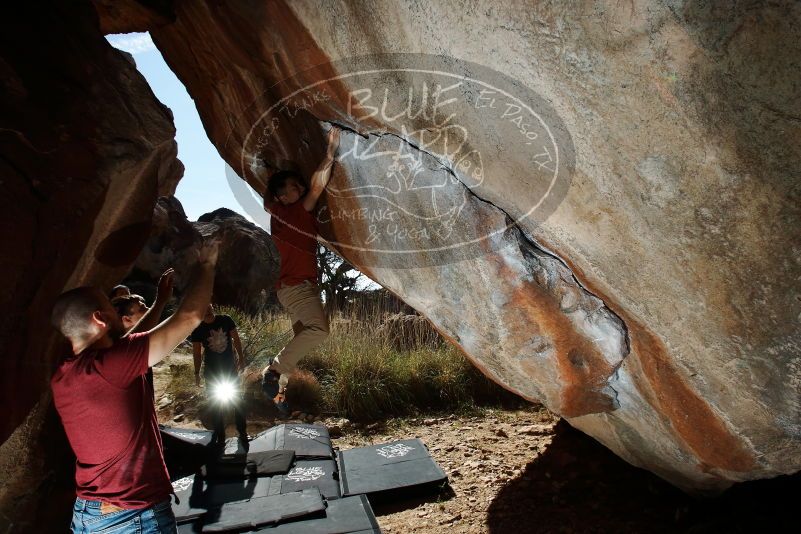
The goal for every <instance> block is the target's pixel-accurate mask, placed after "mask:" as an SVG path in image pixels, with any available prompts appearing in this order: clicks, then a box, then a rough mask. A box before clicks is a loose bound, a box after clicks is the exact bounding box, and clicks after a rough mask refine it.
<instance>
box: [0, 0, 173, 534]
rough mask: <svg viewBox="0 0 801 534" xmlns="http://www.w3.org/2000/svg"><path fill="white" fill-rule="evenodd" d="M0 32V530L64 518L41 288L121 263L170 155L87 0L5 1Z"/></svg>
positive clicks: (160, 111) (110, 275) (136, 77)
mask: <svg viewBox="0 0 801 534" xmlns="http://www.w3.org/2000/svg"><path fill="white" fill-rule="evenodd" d="M0 35H2V37H0V73H1V75H0V79H2V85H3V89H2V91H1V92H0V188H2V194H0V204H2V207H0V214H2V215H0V217H2V223H0V233H1V234H2V239H0V251H1V252H0V257H2V262H0V272H2V280H3V283H2V288H3V289H2V291H1V292H0V305H2V307H3V321H2V327H0V343H2V347H3V349H2V359H1V360H0V365H2V373H0V381H2V384H1V387H0V404H2V406H3V417H2V422H0V471H2V473H3V475H2V477H0V530H3V531H9V528H11V527H12V526H13V528H11V531H26V530H27V531H29V532H30V531H44V529H40V528H34V527H32V524H33V523H35V522H37V521H38V522H41V523H44V524H45V525H47V524H48V523H49V520H52V523H53V524H60V525H62V527H63V525H64V524H68V522H69V509H70V508H69V502H68V500H69V498H70V495H69V491H70V488H69V486H67V487H66V489H65V492H66V493H64V494H60V493H59V491H60V486H59V482H60V481H61V480H64V479H65V480H67V481H69V479H70V477H71V475H70V473H69V470H70V468H71V465H72V462H73V461H74V460H71V459H70V458H69V448H68V446H67V445H66V441H65V440H64V438H63V431H62V430H60V424H59V423H58V422H57V419H56V418H54V417H53V414H52V412H50V408H49V406H50V392H49V378H50V375H51V373H52V368H53V364H54V361H55V359H56V358H57V357H58V356H60V355H61V354H62V351H64V350H65V346H64V345H63V340H62V339H61V337H60V335H58V334H56V332H54V331H53V329H52V328H51V327H50V321H49V317H50V309H51V306H52V303H53V300H54V299H55V297H56V296H58V295H59V294H60V293H61V292H62V291H63V290H66V289H69V288H72V287H76V286H80V285H87V284H93V285H98V286H101V287H105V288H107V289H110V288H111V285H113V283H114V282H115V281H116V280H119V279H120V278H121V277H122V276H123V275H124V274H125V272H126V271H127V270H128V268H129V267H130V265H131V264H132V263H133V261H134V259H136V256H137V254H138V253H139V250H140V249H141V247H142V245H143V244H144V243H145V240H146V239H147V236H148V233H149V230H150V218H151V214H152V211H153V205H154V203H155V202H156V198H157V197H158V196H159V195H170V194H172V193H173V192H174V189H175V185H176V184H177V182H178V179H179V178H180V177H181V174H182V172H183V167H182V165H181V164H180V162H179V161H178V160H177V159H176V144H175V140H174V137H175V129H174V127H173V124H172V115H171V113H170V111H169V110H168V109H167V108H165V107H164V106H163V105H161V104H160V103H159V102H158V101H157V100H156V98H155V97H154V96H153V93H152V91H151V90H150V88H149V87H148V86H147V84H146V83H145V81H144V79H143V78H142V76H141V75H140V74H139V73H138V72H137V71H136V68H135V66H134V65H133V62H132V60H131V58H130V57H126V55H124V54H122V53H120V52H119V51H117V50H115V49H113V48H112V47H111V46H109V44H108V43H107V42H106V40H105V39H104V37H103V35H102V33H101V32H100V29H99V26H98V21H97V18H96V15H95V13H94V10H93V8H92V6H91V4H88V3H87V4H85V5H81V4H80V3H77V2H76V3H70V5H69V6H67V5H66V4H65V5H63V6H62V7H59V6H53V5H48V7H47V8H46V9H43V8H42V7H41V6H38V5H30V6H29V7H24V6H23V5H22V4H18V5H16V6H13V7H11V6H9V9H8V10H7V11H6V12H5V14H4V16H3V17H2V19H1V20H0ZM26 496H34V498H33V499H26V498H25V497H26ZM62 497H63V498H62ZM64 499H67V500H64ZM59 504H61V505H65V507H59ZM54 514H55V515H58V517H59V519H58V521H55V520H54V519H53V517H54ZM9 522H13V525H9V524H8V523H9ZM59 522H60V523H59ZM62 530H63V528H62Z"/></svg>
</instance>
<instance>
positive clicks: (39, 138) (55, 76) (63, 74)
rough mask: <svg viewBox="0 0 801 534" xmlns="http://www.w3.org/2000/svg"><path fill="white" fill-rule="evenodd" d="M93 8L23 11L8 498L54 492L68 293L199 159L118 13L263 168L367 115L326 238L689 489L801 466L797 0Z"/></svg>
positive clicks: (94, 272)
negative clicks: (123, 37)
mask: <svg viewBox="0 0 801 534" xmlns="http://www.w3.org/2000/svg"><path fill="white" fill-rule="evenodd" d="M97 5H98V6H99V7H98V9H97V14H96V13H95V12H93V11H92V9H91V7H90V6H88V5H84V6H83V7H82V6H81V4H80V3H75V4H74V5H73V4H72V3H71V4H70V8H69V9H67V8H64V9H63V10H60V9H58V8H48V9H44V8H42V7H40V6H36V9H34V8H30V10H31V11H29V12H27V13H26V12H24V9H23V8H17V9H16V10H15V11H14V12H13V13H12V12H11V11H9V16H7V17H4V18H3V19H2V21H1V22H0V24H2V29H3V32H2V36H3V37H2V41H1V42H2V44H0V50H1V54H2V55H0V59H2V61H0V71H2V73H3V83H4V91H3V96H2V125H1V127H0V139H2V140H3V143H2V145H0V151H1V153H2V156H3V157H2V160H1V161H0V165H1V166H2V171H1V172H2V187H3V192H4V193H3V196H2V201H3V209H2V211H0V212H2V214H3V217H4V223H3V225H2V231H3V240H2V243H3V245H2V246H3V266H2V269H3V274H4V277H3V278H4V280H5V284H4V289H3V292H2V303H3V309H4V310H5V311H6V316H5V320H4V321H3V329H2V331H1V332H0V339H2V341H3V343H4V349H5V350H4V353H3V360H2V361H3V371H4V372H3V375H2V376H3V378H2V380H3V381H4V382H3V388H2V389H0V391H2V392H3V393H2V395H3V398H2V403H3V406H4V408H5V411H4V413H5V417H4V418H3V420H2V429H3V438H2V440H3V442H2V445H0V453H2V454H0V458H2V460H0V462H2V463H0V468H1V469H0V470H2V471H3V472H4V473H8V475H7V476H6V478H5V479H4V480H3V482H2V484H0V504H2V514H3V515H2V516H0V520H2V521H6V522H8V521H12V520H13V521H17V519H16V518H17V517H22V518H27V519H23V520H33V519H32V518H35V520H36V521H39V522H45V523H47V516H46V515H44V514H41V513H38V512H39V511H40V510H43V509H48V510H55V509H58V507H57V506H54V505H53V503H54V502H55V501H52V500H50V501H47V502H48V506H47V507H45V508H39V506H40V505H41V503H42V502H43V499H44V497H43V496H44V495H48V491H47V490H48V488H50V489H52V487H53V486H52V481H53V480H54V476H53V475H52V473H53V468H54V465H59V464H57V463H55V462H54V460H53V458H54V454H56V453H58V452H59V451H61V452H63V450H64V448H65V444H64V442H63V437H62V438H61V441H59V439H58V436H57V433H56V432H54V431H53V429H55V428H57V426H56V425H50V426H46V425H45V426H43V424H42V422H43V421H44V420H45V416H46V413H47V406H48V405H49V404H48V403H49V397H48V395H47V379H48V378H49V376H50V372H51V367H50V366H51V364H52V362H53V361H54V360H55V358H56V357H57V356H58V353H59V347H58V346H57V339H58V338H57V337H55V334H54V333H53V332H52V331H51V330H50V329H49V327H48V325H47V323H48V321H47V316H48V314H49V307H50V304H51V303H52V300H53V298H54V297H55V296H56V295H57V294H58V293H59V292H60V291H62V290H63V289H65V288H68V287H73V286H76V285H80V284H85V283H93V284H98V285H101V286H105V287H108V286H110V285H111V284H113V283H114V282H115V281H116V280H118V279H119V278H121V277H122V275H123V274H124V273H125V272H126V271H127V270H128V269H129V267H130V266H131V264H132V263H133V262H134V260H135V258H136V257H137V255H138V253H139V251H140V250H141V248H142V246H143V244H144V243H145V240H146V238H147V236H148V235H149V232H150V224H151V214H152V210H153V206H154V203H155V200H156V198H157V196H159V195H168V194H170V193H171V192H173V190H174V187H175V183H176V181H177V179H178V177H179V176H180V165H179V164H178V163H177V160H176V159H175V142H174V130H173V126H172V124H171V118H170V114H169V112H168V110H166V109H165V108H164V107H163V106H161V105H160V104H158V102H157V101H156V100H155V98H154V97H153V95H152V92H151V91H150V90H149V89H148V88H147V86H146V84H145V82H144V80H143V79H142V78H141V76H140V75H139V74H138V73H137V72H136V71H135V69H134V67H133V65H132V64H131V62H130V59H129V58H126V57H125V56H124V55H123V54H121V53H119V52H117V51H114V50H112V49H111V48H110V47H109V46H108V44H107V43H106V42H105V41H104V39H103V38H102V35H101V29H100V28H103V29H105V31H133V30H136V31H142V30H144V29H149V30H150V32H151V34H152V36H153V39H154V42H155V43H156V45H157V46H158V47H159V49H160V50H161V52H162V54H163V55H164V57H165V59H166V61H167V63H168V64H169V65H170V67H171V68H172V69H173V70H174V71H175V72H176V74H177V75H178V76H179V78H180V79H181V80H182V82H183V83H184V84H185V85H186V87H187V90H188V91H189V93H190V95H191V96H192V98H193V99H194V100H195V103H196V104H197V106H198V110H199V112H200V115H201V118H202V120H203V124H204V127H205V128H206V131H207V133H208V135H209V137H210V138H211V140H212V142H213V143H214V144H215V146H216V147H217V148H218V150H219V151H220V153H221V154H222V155H223V157H224V158H225V159H226V161H227V162H228V163H229V164H230V165H231V166H232V167H233V168H234V170H235V171H236V172H237V173H238V174H240V175H241V176H242V177H243V178H245V179H246V180H247V181H248V182H249V183H250V184H251V185H252V186H253V187H254V188H256V189H257V190H262V188H263V185H264V181H265V179H266V177H267V176H269V174H270V173H271V172H272V171H274V170H275V169H282V168H287V167H295V168H298V169H300V170H301V171H302V172H304V173H306V174H309V173H310V172H311V171H312V170H313V169H314V168H315V167H316V165H317V164H318V162H319V160H320V158H321V157H322V153H323V144H324V131H323V129H324V126H325V123H326V122H329V123H330V122H334V123H337V124H339V125H341V126H342V127H343V128H345V133H344V134H343V140H342V147H341V149H340V153H339V158H340V159H339V162H338V164H337V166H336V167H335V170H334V176H333V179H332V182H331V184H330V187H329V192H328V194H327V195H326V198H325V200H324V202H323V205H322V206H321V209H320V211H319V213H318V214H317V216H318V219H319V221H320V224H321V228H322V235H323V237H324V238H325V239H326V240H328V241H329V242H330V243H331V244H332V246H333V247H334V248H336V249H337V250H338V251H339V252H340V253H341V254H342V255H344V256H345V257H346V258H347V259H348V260H349V261H350V262H352V263H353V264H354V265H356V266H358V267H359V268H361V269H362V270H364V271H365V272H366V273H368V274H369V275H370V276H371V277H373V278H374V279H375V280H377V281H379V282H380V283H381V284H383V285H385V286H386V287H387V288H389V289H390V290H392V291H393V292H394V293H396V294H398V295H400V296H401V297H402V298H403V299H404V300H405V301H406V302H408V303H409V304H411V305H413V306H414V307H415V308H416V309H417V310H419V311H420V312H421V313H423V314H425V315H426V316H427V317H428V318H429V319H430V320H431V321H432V323H433V324H434V325H435V326H436V327H437V328H438V329H439V330H440V331H441V333H442V334H443V335H445V336H447V337H449V338H450V339H452V340H453V341H454V342H455V343H456V344H457V345H458V346H460V347H461V348H462V349H464V351H465V352H466V353H467V354H468V356H469V357H470V358H471V359H472V361H473V362H474V363H475V364H476V365H477V366H479V367H480V368H481V369H483V370H484V371H485V372H486V373H487V374H488V375H489V376H491V377H492V378H494V379H495V380H497V381H498V382H500V383H502V384H504V385H506V386H507V387H508V388H510V389H513V390H514V391H517V392H519V393H520V394H522V395H525V396H526V397H529V398H531V399H537V400H541V401H543V402H544V403H546V404H547V405H548V406H549V407H550V408H551V409H553V410H555V411H556V412H558V413H560V414H562V415H563V416H565V417H566V418H567V419H568V420H569V421H570V422H571V424H573V425H574V426H576V427H578V428H580V429H582V430H583V431H585V432H587V433H589V434H590V435H592V436H594V437H595V438H596V439H598V440H599V441H601V442H602V443H604V444H605V445H606V446H608V447H609V448H611V449H612V450H614V451H615V452H616V453H617V454H619V455H621V456H622V457H623V458H625V459H626V460H628V461H630V462H632V463H634V464H636V465H640V466H643V467H645V468H647V469H650V470H651V471H653V472H655V473H657V474H659V475H660V476H663V477H664V478H666V479H668V480H670V481H671V482H673V483H675V484H677V485H679V486H681V487H682V488H685V489H687V490H690V491H694V492H704V491H715V490H719V489H721V488H723V487H726V486H727V485H729V484H730V483H731V482H733V481H739V480H748V479H754V478H762V477H770V476H774V475H777V474H780V473H791V472H795V471H797V470H799V467H801V415H800V414H799V410H800V409H801V394H800V393H801V391H799V390H800V388H801V347H799V345H800V344H801V341H799V332H800V331H801V265H799V263H800V262H801V259H800V258H801V253H800V252H801V250H800V249H801V236H799V233H800V232H801V230H799V228H801V225H800V224H799V222H801V221H800V219H801V216H800V215H799V206H801V202H800V200H801V198H800V197H801V195H800V194H799V187H800V186H799V184H801V180H800V179H799V178H800V177H799V171H798V169H799V168H801V154H800V152H801V145H800V144H799V143H798V142H797V139H799V138H801V115H800V114H799V109H801V91H799V87H798V85H799V83H800V82H799V80H801V76H799V65H798V58H799V57H801V54H799V52H801V50H799V48H801V41H800V40H799V39H798V35H797V28H798V27H799V24H800V23H801V14H800V13H799V10H801V7H799V4H798V3H795V2H790V1H789V0H788V1H783V2H774V3H770V4H765V5H763V4H762V3H749V4H737V5H726V6H722V7H720V8H715V7H714V5H716V4H714V3H700V2H692V3H690V2H687V3H685V2H681V1H678V0H677V1H666V2H657V1H650V2H644V3H634V4H631V3H619V2H612V1H608V2H597V3H594V4H591V5H590V4H587V5H580V6H576V5H571V6H569V7H558V6H555V5H553V4H543V5H541V6H536V5H531V4H530V3H520V5H516V4H507V3H503V2H489V1H487V2H483V1H482V2H469V3H468V2H464V3H462V2H456V3H445V2H427V3H420V2H396V1H392V2H390V1H386V2H371V1H359V2H355V1H354V2H344V3H333V2H307V1H293V2H286V3H283V2H277V1H276V2H257V1H250V2H245V1H232V2H219V3H211V2H189V1H176V2H174V3H173V2H153V3H148V4H147V5H145V4H139V3H138V2H120V3H111V2H104V1H101V0H98V2H97ZM131 6H132V7H131ZM149 6H156V7H149ZM127 7H130V9H127ZM423 53H425V54H435V55H436V56H430V55H427V56H421V55H419V54H423ZM366 90H367V91H366ZM385 90H386V92H385ZM487 91H490V92H487ZM492 91H494V92H492ZM385 100H386V105H384V101H385ZM510 105H511V107H510ZM518 107H519V108H520V109H517V108H518ZM273 119H276V121H277V122H274V121H273ZM221 179H224V178H223V177H222V176H221ZM257 204H258V203H257ZM51 422H52V420H51ZM43 428H49V429H50V431H49V432H50V433H48V432H47V431H43V430H42V429H43ZM41 444H47V445H46V447H49V449H48V450H46V451H43V450H42V449H41V448H40V445H41ZM41 446H45V445H41ZM48 481H49V482H48ZM47 484H51V485H47ZM26 496H27V497H31V496H33V497H34V498H32V499H27V500H26V499H25V497H26ZM37 497H39V498H38V499H37ZM62 497H63V495H62ZM64 501H65V502H66V499H64ZM59 502H60V501H59ZM21 503H29V504H25V505H22V504H21ZM37 503H38V504H37ZM12 511H13V513H12ZM67 512H68V509H67ZM9 518H11V519H9ZM15 524H17V525H19V523H15Z"/></svg>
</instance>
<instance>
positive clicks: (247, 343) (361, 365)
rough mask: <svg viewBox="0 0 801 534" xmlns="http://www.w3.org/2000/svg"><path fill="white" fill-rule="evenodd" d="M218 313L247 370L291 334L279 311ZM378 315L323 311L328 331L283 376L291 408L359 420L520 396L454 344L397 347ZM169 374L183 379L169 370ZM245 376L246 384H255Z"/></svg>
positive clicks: (507, 401) (510, 402) (506, 401)
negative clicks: (230, 322)
mask: <svg viewBox="0 0 801 534" xmlns="http://www.w3.org/2000/svg"><path fill="white" fill-rule="evenodd" d="M218 313H227V314H228V315H230V316H231V317H232V318H233V319H234V321H235V322H236V324H237V330H238V331H239V334H240V337H241V338H242V344H243V349H244V351H245V354H246V357H247V358H248V364H249V367H250V369H251V374H253V373H255V372H257V371H258V370H260V369H261V368H263V367H264V366H266V365H267V362H268V361H269V358H270V357H271V356H273V355H275V354H277V353H278V351H280V349H281V348H282V347H283V346H284V345H285V344H286V343H287V342H288V341H289V340H290V339H291V337H292V335H293V333H292V329H291V324H290V320H289V318H288V317H287V316H286V315H285V314H280V313H278V314H276V313H262V314H258V315H248V314H245V313H243V312H241V311H238V310H236V309H234V308H220V310H219V312H218ZM385 315H386V314H384V315H382V314H380V313H376V314H374V315H371V316H369V317H368V318H367V319H360V318H359V317H358V316H357V315H356V314H355V313H353V314H351V315H349V316H342V315H335V316H333V317H331V319H330V327H331V328H330V329H331V335H330V336H329V337H328V338H327V339H326V341H325V342H324V343H323V344H322V345H321V346H320V347H318V348H317V349H316V350H314V351H313V352H312V353H310V354H309V355H307V356H306V357H305V358H304V359H303V360H301V362H300V363H299V370H298V372H297V373H296V374H295V375H294V376H293V378H292V380H290V383H289V388H288V390H287V397H288V400H289V402H290V404H291V405H292V406H293V409H298V410H301V411H305V412H312V413H316V412H317V411H318V410H320V409H322V410H323V411H326V412H336V413H338V414H340V415H343V416H346V417H349V418H351V419H354V420H360V421H367V420H375V419H378V418H381V417H386V416H393V415H407V414H412V413H419V412H426V411H443V410H450V411H453V410H460V409H465V408H470V407H472V406H475V405H498V404H503V405H505V406H509V407H516V406H519V405H520V404H521V403H522V402H524V401H522V399H520V398H519V397H517V396H516V395H513V394H512V393H509V392H507V391H505V390H504V389H503V388H501V387H500V386H498V385H497V384H495V383H493V382H491V381H490V380H488V379H487V378H486V377H484V376H483V375H482V374H481V373H480V372H479V371H478V370H477V369H476V368H475V367H474V366H473V365H472V364H471V363H470V362H469V361H468V360H467V359H466V358H465V356H464V355H463V354H462V353H461V352H460V351H459V350H458V349H457V348H455V347H454V346H452V345H450V344H448V343H437V344H435V345H434V346H433V347H432V346H431V344H429V343H428V340H430V335H429V334H427V333H426V334H424V336H425V342H422V343H412V344H411V346H413V347H417V348H412V349H403V348H399V347H398V343H397V339H395V334H393V333H392V330H391V329H388V328H381V325H382V323H383V319H384V316H385ZM415 328H416V330H418V331H423V332H425V328H421V327H420V326H417V327H415ZM428 328H430V326H429V327H428ZM174 381H175V383H176V385H178V384H182V385H185V384H183V382H182V379H178V378H177V377H174ZM251 382H252V383H251V384H250V385H249V386H248V389H256V388H258V385H257V383H255V381H251ZM250 393H251V394H250V395H248V397H247V398H248V402H249V403H253V402H261V403H263V402H264V399H263V398H262V397H263V395H261V396H260V395H258V394H253V392H250ZM254 408H256V411H261V409H260V407H255V406H254Z"/></svg>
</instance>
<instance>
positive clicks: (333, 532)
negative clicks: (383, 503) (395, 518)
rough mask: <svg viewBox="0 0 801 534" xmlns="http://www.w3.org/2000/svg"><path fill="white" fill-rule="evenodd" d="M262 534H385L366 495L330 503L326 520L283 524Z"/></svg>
mask: <svg viewBox="0 0 801 534" xmlns="http://www.w3.org/2000/svg"><path fill="white" fill-rule="evenodd" d="M258 532H264V533H267V532H271V533H274V534H381V529H380V528H379V527H378V521H376V518H375V515H374V514H373V509H372V508H371V507H370V502H369V501H368V500H367V497H366V496H365V495H354V496H353V497H345V498H343V499H337V500H335V501H328V507H327V508H326V510H325V517H319V518H314V519H300V520H296V521H292V522H289V523H281V524H278V525H275V526H274V527H271V528H265V529H261V530H259V531H258Z"/></svg>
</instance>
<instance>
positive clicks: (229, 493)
mask: <svg viewBox="0 0 801 534" xmlns="http://www.w3.org/2000/svg"><path fill="white" fill-rule="evenodd" d="M274 486H275V485H274V484H273V483H272V482H271V479H270V477H257V478H248V479H242V480H237V481H219V480H206V479H204V478H203V477H201V476H200V475H191V476H188V477H185V478H182V479H180V480H176V481H175V482H173V483H172V487H173V490H174V491H175V495H176V496H177V497H178V501H177V502H175V503H173V505H172V511H173V513H174V514H175V520H176V521H177V522H178V523H184V522H187V521H192V520H194V519H196V518H198V517H200V516H202V515H203V514H205V513H206V512H207V511H209V510H212V509H214V508H217V507H219V506H221V505H223V504H224V503H227V502H237V501H244V500H247V499H254V498H259V497H267V496H268V495H272V494H278V493H279V491H277V490H273V491H272V492H271V491H270V488H271V487H274Z"/></svg>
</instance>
